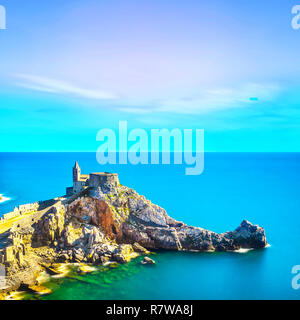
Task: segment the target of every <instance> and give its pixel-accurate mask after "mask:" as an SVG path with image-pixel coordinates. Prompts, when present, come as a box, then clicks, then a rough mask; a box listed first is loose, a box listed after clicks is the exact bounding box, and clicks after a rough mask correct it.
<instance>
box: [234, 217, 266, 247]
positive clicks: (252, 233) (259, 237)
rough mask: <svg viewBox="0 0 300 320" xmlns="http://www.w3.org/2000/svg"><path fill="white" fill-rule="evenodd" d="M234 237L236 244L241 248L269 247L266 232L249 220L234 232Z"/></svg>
mask: <svg viewBox="0 0 300 320" xmlns="http://www.w3.org/2000/svg"><path fill="white" fill-rule="evenodd" d="M232 236H233V239H234V242H235V244H236V245H238V246H240V247H241V248H254V249H259V248H264V247H266V245H267V239H266V235H265V230H264V229H263V228H262V227H259V226H257V225H253V224H252V223H250V222H249V221H247V220H243V222H242V223H241V224H240V226H239V227H237V228H236V229H235V231H233V232H232Z"/></svg>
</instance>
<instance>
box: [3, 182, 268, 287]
mask: <svg viewBox="0 0 300 320" xmlns="http://www.w3.org/2000/svg"><path fill="white" fill-rule="evenodd" d="M60 199H61V198H60ZM266 245H267V241H266V236H265V231H264V229H263V228H261V227H259V226H255V225H252V224H251V223H250V222H248V221H245V220H244V221H243V222H242V223H241V225H240V226H239V227H238V228H237V229H236V230H234V231H231V232H225V233H222V234H218V233H215V232H212V231H208V230H204V229H202V228H198V227H191V226H187V225H186V224H184V223H183V222H180V221H176V220H174V219H172V218H171V217H169V216H168V214H167V213H166V211H165V210H164V209H163V208H161V207H159V206H157V205H155V204H153V203H152V202H151V201H149V200H147V199H145V197H144V196H141V195H139V194H138V193H137V192H135V191H134V190H133V189H130V188H128V187H125V186H122V185H116V184H112V183H109V182H108V183H105V184H103V185H102V186H101V187H98V188H96V189H95V188H94V189H93V188H88V189H87V190H85V191H83V192H81V193H80V194H78V195H77V196H75V197H74V196H73V197H72V198H70V199H61V201H58V202H55V204H54V205H52V206H50V207H48V208H46V209H43V210H42V211H37V212H35V213H32V214H29V215H28V216H26V217H24V218H22V219H21V220H19V221H17V222H15V223H14V224H13V225H12V227H11V228H10V229H9V230H7V231H6V232H5V233H3V234H0V248H1V247H2V248H3V249H0V264H1V263H2V264H3V265H5V267H6V272H7V282H6V288H2V289H3V290H2V291H11V290H16V289H18V288H19V287H20V286H23V287H24V286H27V287H28V288H35V287H38V285H39V284H38V283H36V278H37V276H38V274H39V273H40V272H41V271H43V270H46V271H47V272H48V273H51V272H54V271H53V270H54V269H53V268H52V267H51V266H52V265H53V264H54V263H57V262H60V263H65V262H80V263H82V262H83V263H91V264H105V263H108V262H110V261H115V262H118V263H126V262H128V261H130V260H131V259H132V258H135V257H137V256H138V255H141V254H142V255H147V254H149V253H150V252H149V250H159V249H164V250H174V251H181V250H187V251H188V250H192V251H232V250H238V249H241V248H254V249H258V248H264V247H265V246H266ZM144 261H145V263H150V260H149V259H146V260H144ZM151 263H152V262H151ZM51 270H52V271H51ZM0 291H1V290H0Z"/></svg>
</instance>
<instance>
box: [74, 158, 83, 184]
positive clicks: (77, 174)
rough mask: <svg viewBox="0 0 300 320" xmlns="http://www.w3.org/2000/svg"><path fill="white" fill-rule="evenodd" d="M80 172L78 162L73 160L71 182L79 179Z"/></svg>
mask: <svg viewBox="0 0 300 320" xmlns="http://www.w3.org/2000/svg"><path fill="white" fill-rule="evenodd" d="M80 174H81V169H80V167H79V165H78V162H77V161H76V162H75V165H74V168H73V182H76V181H79V179H80Z"/></svg>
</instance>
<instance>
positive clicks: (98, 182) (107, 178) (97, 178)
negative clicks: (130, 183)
mask: <svg viewBox="0 0 300 320" xmlns="http://www.w3.org/2000/svg"><path fill="white" fill-rule="evenodd" d="M106 182H109V183H112V184H114V185H116V186H117V185H119V177H118V175H117V174H113V173H110V174H93V173H92V174H91V175H90V179H89V187H91V188H98V187H100V186H102V185H103V184H104V183H106Z"/></svg>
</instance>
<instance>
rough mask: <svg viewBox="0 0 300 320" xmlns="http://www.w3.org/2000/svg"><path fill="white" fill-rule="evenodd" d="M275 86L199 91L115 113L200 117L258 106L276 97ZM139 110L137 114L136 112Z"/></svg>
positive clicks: (257, 85) (246, 86) (254, 84)
mask: <svg viewBox="0 0 300 320" xmlns="http://www.w3.org/2000/svg"><path fill="white" fill-rule="evenodd" d="M281 90H282V89H281V87H280V86H279V85H277V84H257V83H251V84H245V85H241V86H239V87H235V88H211V89H202V90H201V89H200V90H199V91H198V92H197V93H196V94H194V95H190V96H184V97H180V96H179V97H178V95H177V97H176V96H175V95H174V98H173V97H172V98H162V99H158V100H157V101H156V102H155V103H153V104H152V105H151V107H149V105H148V107H144V106H142V104H141V107H140V108H139V107H138V106H135V107H134V108H129V107H128V106H124V107H123V108H122V107H120V108H119V109H120V110H121V111H124V112H128V113H151V112H166V113H178V114H203V113H210V112H214V111H219V110H225V109H232V108H243V107H249V106H251V105H255V104H257V103H260V102H269V101H272V100H274V99H276V97H277V96H278V95H279V93H280V92H281ZM138 110H139V112H137V111H138Z"/></svg>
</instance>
